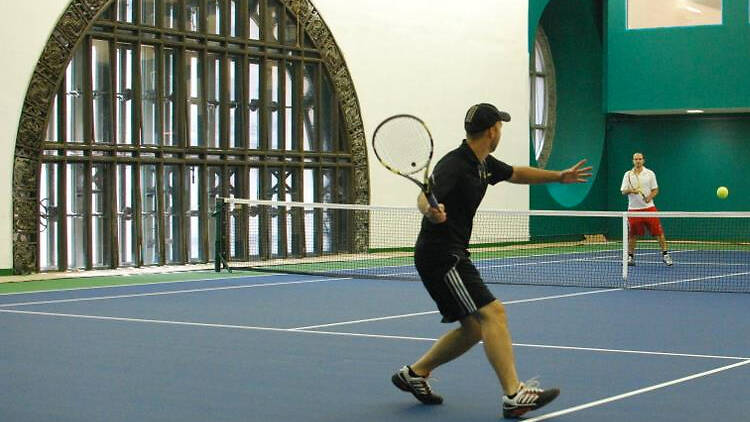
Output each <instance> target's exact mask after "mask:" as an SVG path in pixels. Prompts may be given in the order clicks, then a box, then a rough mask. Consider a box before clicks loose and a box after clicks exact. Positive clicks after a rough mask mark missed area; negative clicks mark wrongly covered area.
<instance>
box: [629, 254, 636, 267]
mask: <svg viewBox="0 0 750 422" xmlns="http://www.w3.org/2000/svg"><path fill="white" fill-rule="evenodd" d="M634 266H635V258H633V255H628V267H634Z"/></svg>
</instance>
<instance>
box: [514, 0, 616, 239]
mask: <svg viewBox="0 0 750 422" xmlns="http://www.w3.org/2000/svg"><path fill="white" fill-rule="evenodd" d="M601 14H602V11H601V6H600V2H599V1H598V0H585V1H581V0H551V1H546V0H536V1H535V0H532V1H530V2H529V22H530V23H529V43H530V46H533V43H534V35H535V34H536V24H537V22H538V23H540V24H541V25H542V27H543V28H544V31H545V33H546V34H547V38H548V40H549V42H550V50H551V52H552V56H553V62H554V66H555V79H556V96H557V110H556V127H555V138H554V146H553V149H552V153H551V155H550V158H549V161H548V163H547V168H548V169H553V170H560V169H564V168H567V167H570V166H572V165H573V164H575V163H576V162H577V161H578V160H579V159H582V158H586V159H588V162H589V164H590V165H592V166H593V167H594V170H593V174H594V175H593V177H592V180H591V182H589V183H586V184H575V185H560V184H549V185H536V186H531V189H530V192H531V194H530V208H531V209H546V210H555V209H578V210H581V209H589V210H601V209H604V208H605V207H606V204H607V196H606V192H607V178H606V170H605V169H606V166H607V164H606V155H605V150H604V146H605V144H604V137H605V116H604V111H603V109H604V104H603V99H602V92H603V86H602V79H603V71H602V64H603V57H602V34H601V22H602V18H601ZM530 48H531V47H530ZM530 51H533V49H532V50H530ZM530 148H531V150H530V156H531V163H532V165H534V164H536V163H535V160H534V154H533V147H531V146H530ZM531 227H532V235H533V236H534V238H535V239H545V238H548V237H550V236H553V237H554V236H565V235H569V234H573V233H588V234H599V233H604V232H605V230H606V227H607V225H606V224H605V221H604V220H602V219H560V220H553V219H549V218H544V217H540V218H532V224H531Z"/></svg>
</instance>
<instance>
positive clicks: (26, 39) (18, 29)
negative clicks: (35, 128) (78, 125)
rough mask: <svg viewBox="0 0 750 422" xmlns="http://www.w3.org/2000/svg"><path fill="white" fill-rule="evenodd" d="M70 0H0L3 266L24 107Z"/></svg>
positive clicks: (9, 256)
mask: <svg viewBox="0 0 750 422" xmlns="http://www.w3.org/2000/svg"><path fill="white" fill-rule="evenodd" d="M67 5H68V1H67V0H34V1H15V0H14V1H11V0H5V1H0V40H2V42H0V57H2V65H0V79H1V80H2V84H3V91H2V95H0V198H5V199H3V200H2V201H0V245H4V247H3V248H0V269H7V268H11V267H12V266H13V248H12V247H11V245H12V244H13V224H12V218H13V210H12V202H11V198H12V189H13V187H12V183H13V151H14V148H15V142H16V132H17V130H18V120H19V118H20V117H21V107H22V105H23V99H24V96H25V95H26V89H27V88H28V85H29V80H30V79H31V74H32V72H33V71H34V67H35V66H36V63H37V60H39V55H40V54H41V52H42V48H43V47H44V45H45V44H46V43H47V39H48V38H49V36H50V34H51V32H52V28H53V27H54V25H55V23H56V22H57V20H58V19H59V18H60V15H61V14H62V12H63V10H65V7H66V6H67Z"/></svg>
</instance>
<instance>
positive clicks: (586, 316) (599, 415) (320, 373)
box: [0, 268, 750, 422]
mask: <svg viewBox="0 0 750 422" xmlns="http://www.w3.org/2000/svg"><path fill="white" fill-rule="evenodd" d="M666 270H667V269H665V268H661V271H666ZM670 270H671V269H670ZM490 288H491V289H492V291H493V292H494V293H495V294H496V295H497V296H498V297H499V298H501V299H502V300H503V301H504V302H505V303H506V305H507V309H508V314H509V318H510V326H511V330H512V334H513V340H514V344H515V354H516V360H517V366H518V370H519V375H520V376H521V377H522V378H524V379H525V378H531V377H534V376H537V375H538V376H540V377H541V379H542V381H543V382H544V384H545V385H548V386H553V385H557V386H559V387H560V388H561V389H562V394H561V396H560V397H559V399H558V400H556V401H555V402H553V403H552V404H550V405H549V406H548V407H545V408H544V409H541V410H540V411H538V412H535V413H531V414H529V417H528V418H527V420H529V421H536V420H546V419H554V420H560V421H601V420H602V419H604V418H607V419H608V420H610V421H613V422H618V421H632V420H634V419H636V418H638V419H641V418H647V419H649V420H653V421H685V420H709V419H714V418H717V417H719V418H721V419H724V420H741V419H742V418H743V417H745V415H746V414H747V412H748V411H750V406H749V405H748V403H747V401H746V400H741V399H739V397H741V396H742V392H743V391H746V387H745V385H744V383H743V382H744V381H745V380H746V379H747V378H748V376H750V354H749V353H748V350H750V336H748V335H747V334H748V333H750V321H748V320H747V319H742V318H731V319H730V317H729V316H731V315H743V313H744V312H745V311H746V310H747V309H748V306H750V295H746V294H727V293H691V292H672V291H650V290H629V289H628V290H625V289H619V288H616V289H585V288H575V287H551V286H528V285H518V286H506V285H492V286H491V287H490ZM438 321H439V316H438V314H437V313H436V312H435V310H434V305H433V304H432V302H431V301H430V299H429V297H428V296H427V295H426V294H425V292H424V291H423V288H422V286H421V285H420V284H419V283H415V282H403V281H387V280H367V279H342V278H325V277H314V276H299V275H263V276H252V277H234V278H227V279H221V280H204V281H201V280H198V281H190V282H175V283H161V284H153V285H139V286H121V287H105V288H92V289H79V290H69V291H50V292H39V293H28V294H8V295H2V296H0V335H2V337H3V352H2V354H0V356H1V357H0V359H2V367H1V368H2V369H0V380H1V381H0V388H2V389H3V391H5V392H6V394H3V395H2V397H1V398H0V420H8V421H11V420H12V421H43V420H55V421H81V420H104V419H106V420H111V421H132V420H159V421H171V420H175V421H176V420H181V421H186V420H195V421H198V420H200V421H205V420H211V421H237V420H252V421H296V420H305V421H344V420H347V421H349V420H353V419H355V420H360V421H387V420H406V421H427V420H430V421H448V420H462V421H473V420H477V421H479V420H494V419H497V418H498V417H499V415H500V404H499V403H500V402H499V400H500V389H499V386H498V383H497V381H496V379H495V377H494V374H493V373H492V371H491V369H490V367H489V365H488V364H487V363H486V360H485V358H484V355H483V352H482V350H481V348H474V349H472V350H471V351H469V352H468V354H467V356H464V357H463V358H462V359H459V360H457V361H455V362H452V363H450V364H448V365H446V366H445V367H442V368H440V369H439V371H437V373H435V374H434V375H435V376H436V378H437V379H436V380H434V382H433V387H434V388H435V389H436V390H437V391H439V392H440V393H441V394H442V395H443V396H444V397H445V399H446V401H445V403H444V404H443V405H442V406H434V407H429V406H424V405H421V404H419V403H418V402H417V401H416V400H414V399H413V397H412V396H411V395H408V394H405V393H403V392H401V391H399V390H397V389H396V388H394V387H393V386H392V385H391V383H390V379H389V378H390V375H391V374H392V372H393V371H394V370H395V369H397V368H398V367H399V366H400V365H402V364H405V363H408V362H410V361H412V360H413V359H414V358H416V357H417V356H418V355H420V354H421V353H422V352H423V351H424V350H426V348H427V347H428V346H429V345H430V343H431V342H432V341H434V340H435V339H436V338H437V337H438V336H439V335H441V334H442V333H443V331H444V330H445V329H446V326H445V325H444V324H440V323H439V322H438Z"/></svg>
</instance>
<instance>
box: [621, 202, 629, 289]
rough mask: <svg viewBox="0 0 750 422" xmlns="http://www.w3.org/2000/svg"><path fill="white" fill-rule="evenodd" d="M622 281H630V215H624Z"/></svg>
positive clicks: (624, 213) (625, 213)
mask: <svg viewBox="0 0 750 422" xmlns="http://www.w3.org/2000/svg"><path fill="white" fill-rule="evenodd" d="M622 280H623V281H624V282H625V284H627V280H628V213H627V212H623V213H622Z"/></svg>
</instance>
